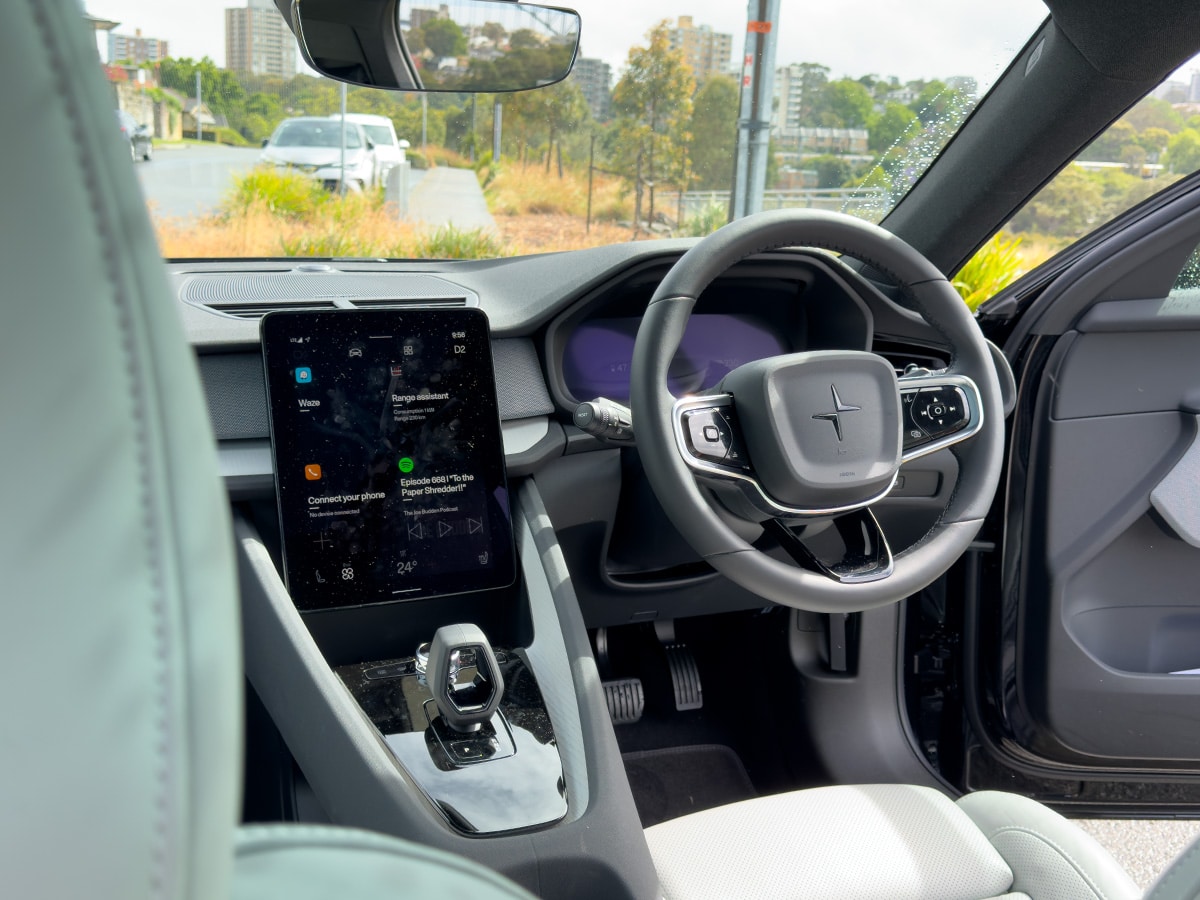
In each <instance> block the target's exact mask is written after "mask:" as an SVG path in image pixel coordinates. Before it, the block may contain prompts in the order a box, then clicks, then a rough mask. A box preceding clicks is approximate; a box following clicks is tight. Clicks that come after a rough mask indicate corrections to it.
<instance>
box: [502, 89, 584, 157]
mask: <svg viewBox="0 0 1200 900" xmlns="http://www.w3.org/2000/svg"><path fill="white" fill-rule="evenodd" d="M502 104H503V107H504V119H503V121H504V130H505V131H506V132H508V135H509V137H510V138H515V139H516V140H517V142H518V144H520V145H521V146H527V147H539V146H544V147H545V148H546V171H549V170H550V164H551V155H552V151H553V150H554V147H555V142H556V141H558V140H560V139H561V138H562V136H563V135H564V134H569V133H572V132H575V131H577V130H580V129H581V128H582V126H583V125H585V124H586V123H587V122H589V121H591V117H592V114H591V110H589V109H588V105H587V101H586V100H585V99H584V97H583V91H582V90H580V88H579V85H578V84H576V83H575V82H574V81H560V82H559V83H558V84H554V85H551V86H549V87H545V88H539V89H537V90H535V91H519V92H517V93H514V94H509V95H507V96H506V97H505V99H504V100H503V101H502Z"/></svg>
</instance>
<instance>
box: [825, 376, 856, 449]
mask: <svg viewBox="0 0 1200 900" xmlns="http://www.w3.org/2000/svg"><path fill="white" fill-rule="evenodd" d="M829 389H830V390H831V391H833V412H827V413H817V414H816V415H815V416H813V418H814V419H825V420H827V421H829V422H832V423H833V430H834V431H836V432H837V439H838V443H839V444H840V443H841V442H842V413H847V412H858V411H860V410H861V409H862V407H861V406H851V405H850V404H848V403H843V402H842V398H841V397H839V396H838V389H837V385H836V384H831V385H830V386H829Z"/></svg>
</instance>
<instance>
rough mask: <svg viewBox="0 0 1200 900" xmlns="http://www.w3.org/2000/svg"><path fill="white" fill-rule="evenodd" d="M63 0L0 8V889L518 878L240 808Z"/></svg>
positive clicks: (222, 508)
mask: <svg viewBox="0 0 1200 900" xmlns="http://www.w3.org/2000/svg"><path fill="white" fill-rule="evenodd" d="M82 16H83V8H82V6H81V5H80V4H79V2H78V0H12V2H9V3H5V4H4V8H3V13H2V14H0V23H2V27H0V34H2V35H3V39H2V40H0V46H2V48H3V52H0V121H3V122H5V123H6V125H7V126H8V127H7V128H6V130H5V133H4V137H3V138H2V139H0V140H2V143H0V162H2V168H3V170H4V172H5V175H6V177H5V184H4V202H3V204H2V205H0V219H2V220H3V224H2V226H0V273H2V277H0V310H2V314H3V322H2V324H0V423H3V424H2V425H0V427H2V428H3V432H2V435H3V436H2V438H0V497H2V498H3V499H2V500H0V510H2V512H0V516H2V518H0V523H2V525H0V579H2V581H0V584H2V585H3V586H2V587H0V717H2V719H0V885H2V888H0V892H2V893H3V894H4V896H6V897H14V898H16V897H21V898H33V897H48V898H67V897H89V898H97V900H110V898H111V900H134V898H139V897H156V898H176V897H189V898H197V900H215V898H221V897H228V896H231V895H232V896H236V897H245V898H250V897H272V896H279V897H288V898H304V897H322V898H325V897H341V898H351V897H371V898H379V897H386V896H401V895H407V896H423V897H446V896H456V897H470V898H472V900H487V898H502V897H503V898H521V897H525V898H528V897H529V895H528V894H526V893H525V892H524V891H522V890H521V889H519V888H518V887H516V886H515V885H513V884H511V883H510V882H508V881H506V880H505V879H503V878H501V877H499V876H498V875H495V874H494V873H491V872H489V871H486V870H484V869H482V868H481V867H479V866H477V865H475V864H473V863H470V862H468V861H466V860H463V859H457V858H455V857H452V856H449V855H447V854H445V853H440V852H435V851H431V850H429V849H427V848H424V847H420V846H416V845H412V844H407V843H404V842H402V841H398V840H393V839H390V838H385V837H381V836H378V835H373V834H368V833H366V832H361V831H353V830H349V829H334V828H314V827H288V826H260V827H254V828H246V829H238V828H237V822H238V813H239V805H240V790H241V753H242V738H241V723H242V667H241V657H240V637H239V634H238V600H237V588H236V578H235V567H234V558H233V536H232V531H231V527H230V521H229V512H228V508H227V500H226V499H225V491H224V486H223V484H222V482H221V479H220V476H219V474H218V471H217V461H216V450H215V442H214V439H213V435H212V431H211V427H210V425H209V421H208V414H207V411H206V409H205V404H204V400H203V398H202V396H201V391H200V384H199V378H198V376H197V371H196V366H195V362H194V359H193V356H192V353H191V351H190V349H189V348H188V346H187V343H186V342H185V340H184V337H183V333H182V330H181V329H180V326H179V323H178V320H177V310H176V307H175V304H174V303H173V302H172V300H171V297H172V291H171V289H170V286H169V285H168V283H167V279H166V273H165V271H164V268H163V265H162V261H161V259H160V258H159V255H158V251H157V248H156V246H155V241H154V235H153V233H152V231H151V228H150V223H149V220H148V217H147V215H146V211H145V207H144V205H143V201H142V198H141V193H140V191H139V189H138V184H137V181H136V179H135V177H134V173H133V171H132V167H131V164H130V160H129V153H128V151H127V150H122V149H121V147H120V142H119V138H118V132H117V129H116V127H115V124H114V120H113V97H112V95H111V93H110V92H109V90H108V87H107V86H106V85H105V83H104V80H103V78H102V76H101V72H100V67H99V60H98V59H97V55H96V48H95V44H94V38H93V35H92V32H91V29H90V28H89V27H88V26H87V25H86V24H85V22H84V20H83V18H82Z"/></svg>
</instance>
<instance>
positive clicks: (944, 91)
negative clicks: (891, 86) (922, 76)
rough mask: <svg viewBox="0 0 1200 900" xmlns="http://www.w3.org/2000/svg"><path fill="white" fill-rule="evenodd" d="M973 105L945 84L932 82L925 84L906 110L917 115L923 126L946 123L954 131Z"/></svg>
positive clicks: (973, 103) (973, 102)
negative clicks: (951, 126) (949, 124)
mask: <svg viewBox="0 0 1200 900" xmlns="http://www.w3.org/2000/svg"><path fill="white" fill-rule="evenodd" d="M974 105H975V101H974V100H972V99H971V98H970V97H968V96H967V95H966V94H964V93H962V92H961V91H956V90H954V89H953V88H949V87H947V86H946V84H945V82H941V81H937V80H934V81H929V82H926V83H925V85H924V87H922V88H921V92H920V93H919V94H917V99H916V100H914V101H913V102H912V103H910V104H909V107H908V108H909V109H911V110H912V111H913V112H915V113H916V114H917V118H918V119H920V120H921V124H923V125H932V124H934V123H935V122H937V123H945V122H948V123H951V124H952V125H953V129H952V130H955V129H957V128H958V125H959V123H960V122H962V120H963V119H965V118H966V117H967V113H968V112H970V111H971V109H972V108H973V107H974Z"/></svg>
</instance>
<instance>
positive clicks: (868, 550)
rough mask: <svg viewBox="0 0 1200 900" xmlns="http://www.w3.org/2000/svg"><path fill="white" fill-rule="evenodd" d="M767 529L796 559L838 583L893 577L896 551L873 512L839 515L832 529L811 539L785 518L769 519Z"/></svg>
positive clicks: (764, 524)
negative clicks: (893, 551)
mask: <svg viewBox="0 0 1200 900" xmlns="http://www.w3.org/2000/svg"><path fill="white" fill-rule="evenodd" d="M763 527H764V530H765V531H766V532H767V534H769V535H770V536H771V537H773V538H775V540H776V541H778V542H779V545H780V546H781V547H782V548H783V549H784V551H786V553H787V554H788V556H790V557H791V558H792V559H793V560H795V561H796V562H797V563H799V564H800V565H801V566H803V567H805V568H806V569H811V570H812V571H814V572H819V573H820V574H822V575H824V576H825V577H826V578H828V579H830V580H831V581H835V582H837V583H838V584H863V583H865V582H869V581H880V580H881V579H884V578H887V577H888V576H889V575H891V574H892V569H893V568H894V563H893V560H892V550H891V548H890V547H889V546H888V542H887V537H886V536H885V535H884V533H883V529H882V528H880V527H879V522H878V521H877V520H876V518H875V515H874V513H872V512H871V511H870V510H869V509H859V510H855V511H854V512H851V513H846V514H845V515H841V516H838V517H837V518H835V519H834V520H833V527H832V528H828V529H825V530H824V531H820V532H818V533H817V534H816V535H815V536H814V537H813V538H811V539H809V538H806V537H805V533H804V532H802V533H801V534H797V533H796V532H795V531H794V530H793V525H791V524H789V523H788V522H785V521H784V520H782V519H769V520H767V521H766V522H764V523H763ZM806 531H807V527H806Z"/></svg>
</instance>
